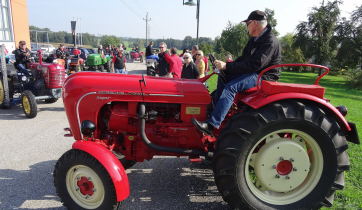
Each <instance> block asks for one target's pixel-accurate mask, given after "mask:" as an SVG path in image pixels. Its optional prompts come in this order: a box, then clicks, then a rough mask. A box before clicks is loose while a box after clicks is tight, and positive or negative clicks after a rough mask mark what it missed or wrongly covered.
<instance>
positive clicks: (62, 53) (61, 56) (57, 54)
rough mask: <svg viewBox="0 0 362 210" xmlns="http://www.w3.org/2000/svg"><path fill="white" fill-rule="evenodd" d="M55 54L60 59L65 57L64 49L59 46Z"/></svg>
mask: <svg viewBox="0 0 362 210" xmlns="http://www.w3.org/2000/svg"><path fill="white" fill-rule="evenodd" d="M55 55H56V56H57V58H60V59H65V57H66V54H65V51H63V50H61V49H60V48H58V49H57V50H56V51H55Z"/></svg>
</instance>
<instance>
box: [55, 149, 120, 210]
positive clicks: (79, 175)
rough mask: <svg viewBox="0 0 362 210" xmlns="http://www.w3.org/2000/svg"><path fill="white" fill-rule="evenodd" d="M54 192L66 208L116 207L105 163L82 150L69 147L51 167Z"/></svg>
mask: <svg viewBox="0 0 362 210" xmlns="http://www.w3.org/2000/svg"><path fill="white" fill-rule="evenodd" d="M53 176H54V185H55V188H56V192H57V195H58V196H59V197H60V199H61V201H62V202H63V204H64V206H66V207H67V208H68V209H117V206H118V205H119V202H117V200H116V193H115V188H114V186H113V182H112V180H111V178H110V176H109V174H108V173H107V171H106V170H105V169H104V167H103V166H102V165H101V164H100V163H99V162H98V161H97V160H96V159H95V158H94V157H93V156H91V155H89V154H88V153H86V152H83V151H81V150H75V149H73V150H69V151H68V152H66V153H65V154H63V155H62V157H61V158H60V159H59V160H58V162H57V164H56V165H55V169H54V175H53Z"/></svg>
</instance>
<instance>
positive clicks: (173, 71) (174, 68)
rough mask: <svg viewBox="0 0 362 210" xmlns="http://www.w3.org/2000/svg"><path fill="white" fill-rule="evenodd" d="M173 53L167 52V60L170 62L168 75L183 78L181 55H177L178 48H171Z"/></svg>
mask: <svg viewBox="0 0 362 210" xmlns="http://www.w3.org/2000/svg"><path fill="white" fill-rule="evenodd" d="M170 52H171V55H169V54H168V53H166V54H165V59H166V62H167V63H168V64H169V67H170V68H169V71H168V75H167V77H171V78H177V79H179V78H181V72H182V61H181V59H180V57H179V56H178V55H177V49H176V48H174V47H173V48H171V50H170Z"/></svg>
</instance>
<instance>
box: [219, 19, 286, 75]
mask: <svg viewBox="0 0 362 210" xmlns="http://www.w3.org/2000/svg"><path fill="white" fill-rule="evenodd" d="M254 40H255V37H251V38H250V39H249V41H248V43H247V44H246V46H245V48H244V50H243V54H242V56H240V57H239V58H237V59H236V60H235V61H234V62H230V63H227V64H226V70H225V74H226V78H227V80H228V81H231V80H232V79H235V78H236V77H239V76H240V75H242V74H246V73H251V72H257V73H258V74H259V73H260V72H261V71H262V70H263V69H265V68H267V67H269V66H272V65H276V64H280V62H281V47H280V43H279V41H278V39H277V38H276V37H275V36H274V35H273V33H272V31H271V26H270V25H268V26H267V30H266V31H265V33H264V34H262V35H261V36H260V37H259V38H258V39H257V40H256V41H254ZM263 79H266V80H278V79H279V70H277V69H272V70H270V71H268V72H267V73H266V74H264V76H263Z"/></svg>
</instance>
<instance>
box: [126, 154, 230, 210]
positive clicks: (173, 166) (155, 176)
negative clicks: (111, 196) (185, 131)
mask: <svg viewBox="0 0 362 210" xmlns="http://www.w3.org/2000/svg"><path fill="white" fill-rule="evenodd" d="M127 172H128V179H129V182H130V189H131V195H130V197H129V198H127V199H126V200H125V201H124V202H123V203H122V207H121V209H148V210H156V209H157V210H169V209H209V210H212V209H215V210H216V209H217V210H223V209H225V210H226V209H230V208H229V207H228V205H227V204H226V203H225V202H223V200H222V198H221V196H220V194H219V192H218V190H217V188H216V186H215V183H214V176H213V172H212V170H211V169H209V168H208V167H205V166H203V165H200V164H191V163H190V162H189V161H188V160H187V159H184V158H182V159H180V158H155V159H153V160H151V161H150V162H144V163H139V164H136V165H135V166H134V167H133V168H131V169H128V170H127Z"/></svg>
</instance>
